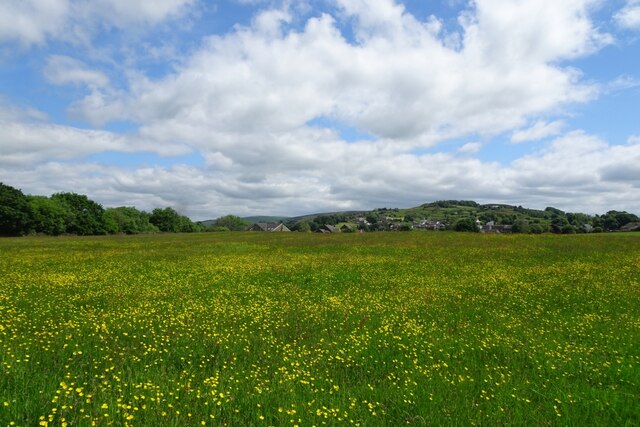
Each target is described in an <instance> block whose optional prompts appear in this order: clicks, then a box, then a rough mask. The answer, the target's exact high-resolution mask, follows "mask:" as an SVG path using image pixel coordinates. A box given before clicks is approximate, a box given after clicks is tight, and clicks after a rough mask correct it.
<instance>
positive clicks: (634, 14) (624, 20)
mask: <svg viewBox="0 0 640 427" xmlns="http://www.w3.org/2000/svg"><path fill="white" fill-rule="evenodd" d="M614 19H615V20H616V22H617V23H618V25H619V26H621V27H622V28H626V29H629V30H640V1H639V0H628V1H627V4H626V6H625V7H623V8H622V9H620V11H618V13H616V14H615V16H614Z"/></svg>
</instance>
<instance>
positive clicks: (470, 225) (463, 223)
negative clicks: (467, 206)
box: [453, 217, 480, 233]
mask: <svg viewBox="0 0 640 427" xmlns="http://www.w3.org/2000/svg"><path fill="white" fill-rule="evenodd" d="M453 229H454V230H455V231H465V232H471V233H477V232H479V231H480V230H479V229H478V226H477V225H476V220H475V219H473V218H470V217H467V218H462V219H459V220H458V221H457V222H456V223H455V224H454V225H453Z"/></svg>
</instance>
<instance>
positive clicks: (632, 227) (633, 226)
mask: <svg viewBox="0 0 640 427" xmlns="http://www.w3.org/2000/svg"><path fill="white" fill-rule="evenodd" d="M620 231H640V222H630V223H628V224H626V225H623V226H622V227H620Z"/></svg>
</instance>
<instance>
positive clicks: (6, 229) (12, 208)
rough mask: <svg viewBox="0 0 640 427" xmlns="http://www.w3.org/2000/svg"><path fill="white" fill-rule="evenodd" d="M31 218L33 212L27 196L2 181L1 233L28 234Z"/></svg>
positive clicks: (0, 205) (0, 189)
mask: <svg viewBox="0 0 640 427" xmlns="http://www.w3.org/2000/svg"><path fill="white" fill-rule="evenodd" d="M31 220H32V212H31V207H30V206H29V201H28V200H27V196H25V195H24V194H22V191H20V190H18V189H16V188H13V187H11V186H9V185H5V184H3V183H1V182H0V235H5V236H18V235H21V234H27V233H28V232H29V230H30V226H31Z"/></svg>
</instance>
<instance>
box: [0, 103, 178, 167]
mask: <svg viewBox="0 0 640 427" xmlns="http://www.w3.org/2000/svg"><path fill="white" fill-rule="evenodd" d="M0 147H1V152H2V156H0V169H2V170H4V171H12V173H13V172H15V171H16V170H20V169H24V170H27V171H29V170H31V168H32V167H33V166H35V165H37V164H40V163H42V162H46V161H49V160H72V159H78V158H82V157H84V156H88V155H92V154H97V153H101V152H104V151H113V152H121V153H130V152H136V151H147V152H153V153H157V154H159V155H164V156H172V155H181V154H185V153H189V152H190V151H191V149H190V148H188V147H186V146H184V145H182V144H175V143H170V144H166V143H165V144H155V141H153V140H149V139H145V138H141V137H133V136H130V135H119V134H115V133H112V132H107V131H100V130H91V129H80V128H74V127H69V126H62V125H56V124H51V123H48V122H47V120H46V115H44V114H43V113H41V112H38V111H36V110H26V111H24V110H21V109H18V108H16V107H12V106H8V105H6V104H3V103H0Z"/></svg>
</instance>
